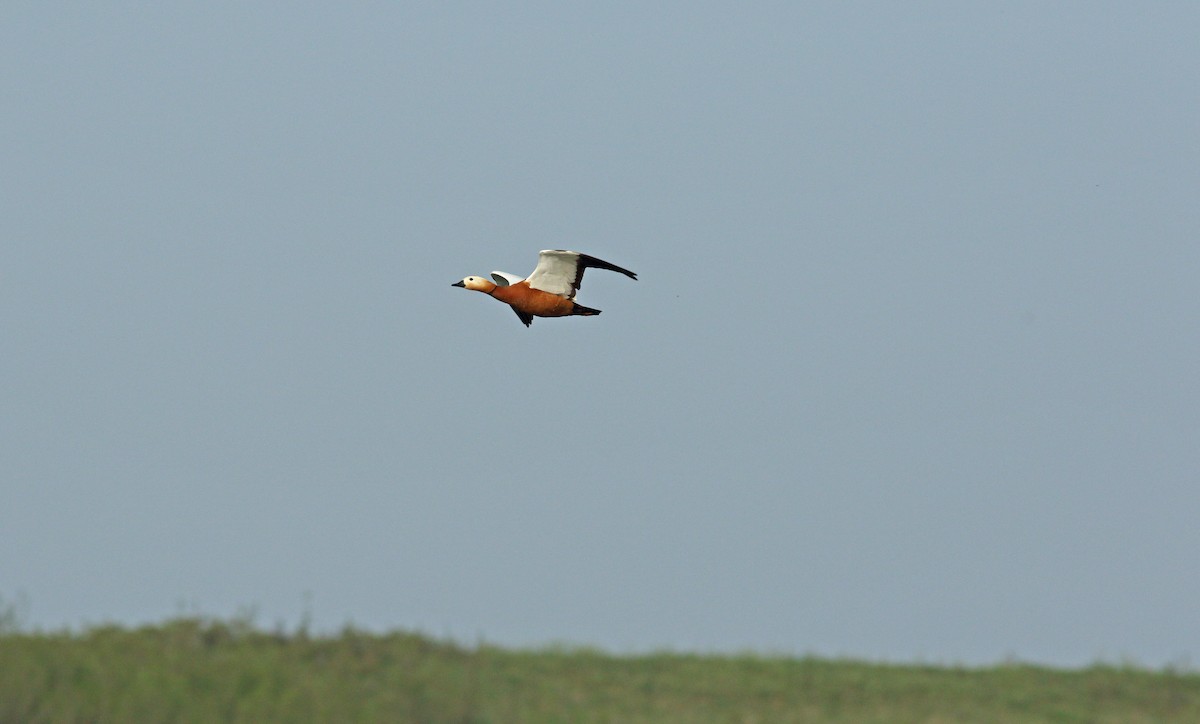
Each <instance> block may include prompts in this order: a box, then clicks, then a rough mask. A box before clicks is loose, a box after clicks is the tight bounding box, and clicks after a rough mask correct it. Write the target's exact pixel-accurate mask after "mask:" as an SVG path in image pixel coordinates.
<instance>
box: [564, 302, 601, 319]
mask: <svg viewBox="0 0 1200 724" xmlns="http://www.w3.org/2000/svg"><path fill="white" fill-rule="evenodd" d="M599 313H600V310H599V309H592V308H591V307H585V306H583V305H582V304H576V305H575V306H574V307H572V309H571V314H572V315H576V314H579V315H582V316H584V317H594V316H596V315H597V314H599Z"/></svg>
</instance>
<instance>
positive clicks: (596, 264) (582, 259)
mask: <svg viewBox="0 0 1200 724" xmlns="http://www.w3.org/2000/svg"><path fill="white" fill-rule="evenodd" d="M579 263H580V264H581V265H582V266H584V267H591V268H593V269H606V270H608V271H615V272H620V273H621V274H624V275H625V276H627V277H629V278H630V279H632V280H634V281H637V274H634V273H633V272H631V271H629V270H628V269H625V268H623V267H619V266H617V265H616V264H610V263H608V262H606V261H604V260H603V259H597V258H596V257H594V256H589V255H587V254H580V255H579Z"/></svg>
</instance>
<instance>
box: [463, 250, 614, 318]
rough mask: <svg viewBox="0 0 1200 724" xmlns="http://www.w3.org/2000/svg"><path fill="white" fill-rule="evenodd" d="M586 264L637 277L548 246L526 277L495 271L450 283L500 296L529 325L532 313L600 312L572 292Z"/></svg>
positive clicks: (539, 314)
mask: <svg viewBox="0 0 1200 724" xmlns="http://www.w3.org/2000/svg"><path fill="white" fill-rule="evenodd" d="M589 268H592V269H607V270H609V271H615V272H620V273H622V274H624V275H625V276H627V277H629V278H630V279H637V274H634V273H633V272H631V271H629V270H628V269H622V268H621V267H619V266H617V265H616V264H609V263H608V262H606V261H604V260H602V259H597V258H596V257H594V256H588V255H587V254H580V253H579V252H577V251H564V250H563V249H548V250H545V251H542V252H541V253H539V254H538V263H537V267H536V268H535V269H534V270H533V273H532V274H530V275H529V278H528V279H522V278H521V277H519V276H517V275H516V274H508V273H506V272H498V271H494V272H492V279H493V280H495V281H488V280H487V279H484V278H483V277H466V278H465V279H463V280H462V281H461V282H454V283H453V284H451V285H450V286H452V287H462V288H464V289H471V290H474V291H477V292H483V293H484V294H487V295H488V296H490V297H494V298H495V299H499V300H500V301H502V302H504V303H505V304H507V305H508V306H510V307H512V309H513V311H514V312H516V313H517V317H519V318H520V319H521V321H522V322H524V323H525V326H526V327H528V326H529V325H530V324H532V323H533V318H534V317H569V316H571V315H575V314H578V315H582V316H585V317H593V316H595V315H597V314H599V313H600V310H599V309H592V308H591V307H585V306H583V305H582V304H576V303H575V292H576V291H578V290H579V285H580V282H581V281H582V280H583V271H584V269H589Z"/></svg>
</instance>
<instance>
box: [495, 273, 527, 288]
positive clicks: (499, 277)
mask: <svg viewBox="0 0 1200 724" xmlns="http://www.w3.org/2000/svg"><path fill="white" fill-rule="evenodd" d="M492 279H495V280H496V286H498V287H508V286H512V285H513V284H516V283H518V282H523V281H525V277H522V276H517V275H516V274H509V273H508V272H502V271H494V272H492Z"/></svg>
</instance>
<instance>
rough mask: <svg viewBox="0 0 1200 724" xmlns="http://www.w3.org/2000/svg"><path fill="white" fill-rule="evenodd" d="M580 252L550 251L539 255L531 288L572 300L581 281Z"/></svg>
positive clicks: (530, 277) (530, 284)
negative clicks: (578, 282) (577, 284)
mask: <svg viewBox="0 0 1200 724" xmlns="http://www.w3.org/2000/svg"><path fill="white" fill-rule="evenodd" d="M579 256H580V254H579V252H577V251H564V250H562V249H548V250H544V251H542V252H540V253H539V254H538V263H537V267H536V268H535V269H534V270H533V273H532V274H530V275H529V279H528V280H527V281H528V282H529V286H530V287H532V288H534V289H540V290H542V291H543V292H550V293H551V294H557V295H558V296H560V297H566V298H567V299H572V298H574V296H575V289H576V288H577V287H576V283H577V281H578V280H579Z"/></svg>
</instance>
